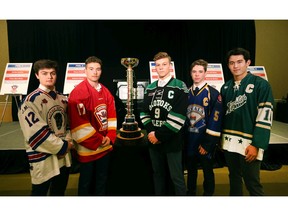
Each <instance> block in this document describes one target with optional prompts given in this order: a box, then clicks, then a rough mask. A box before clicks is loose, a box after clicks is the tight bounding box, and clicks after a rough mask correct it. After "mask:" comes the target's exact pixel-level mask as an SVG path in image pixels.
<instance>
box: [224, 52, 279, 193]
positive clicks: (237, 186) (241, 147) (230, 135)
mask: <svg viewBox="0 0 288 216" xmlns="http://www.w3.org/2000/svg"><path fill="white" fill-rule="evenodd" d="M227 63H228V67H229V69H230V71H231V73H232V75H233V79H231V80H229V81H227V82H226V83H225V84H224V85H223V86H222V88H221V94H222V99H223V108H224V113H223V114H224V119H223V128H222V148H223V150H224V155H225V160H226V163H227V166H228V169H229V180H230V195H231V196H241V195H243V189H242V185H243V182H242V179H244V182H245V185H246V188H247V190H248V191H249V194H250V195H251V196H261V195H264V191H263V186H262V184H261V183H260V166H261V161H262V159H263V154H264V150H266V149H267V148H268V144H269V139H270V130H271V126H272V119H273V103H274V99H273V95H272V90H271V87H270V85H269V83H268V81H267V80H265V79H263V78H261V77H259V76H256V75H253V74H251V73H249V72H248V71H247V68H248V66H249V65H250V63H251V60H250V53H249V51H247V50H245V49H243V48H236V49H233V50H230V51H229V52H228V54H227Z"/></svg>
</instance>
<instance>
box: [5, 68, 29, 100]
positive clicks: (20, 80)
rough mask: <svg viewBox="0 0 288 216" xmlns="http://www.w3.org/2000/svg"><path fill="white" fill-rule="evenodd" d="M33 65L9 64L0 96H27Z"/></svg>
mask: <svg viewBox="0 0 288 216" xmlns="http://www.w3.org/2000/svg"><path fill="white" fill-rule="evenodd" d="M31 69H32V63H7V64H6V68H5V72H4V76H3V79H2V85H1V91H0V95H5V94H6V95H12V94H15V95H26V94H27V91H28V84H29V79H30V74H31Z"/></svg>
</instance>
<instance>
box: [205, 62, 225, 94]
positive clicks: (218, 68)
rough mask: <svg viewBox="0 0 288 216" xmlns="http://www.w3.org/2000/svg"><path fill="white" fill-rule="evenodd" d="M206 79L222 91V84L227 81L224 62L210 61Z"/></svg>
mask: <svg viewBox="0 0 288 216" xmlns="http://www.w3.org/2000/svg"><path fill="white" fill-rule="evenodd" d="M205 80H206V82H207V83H208V84H209V85H211V86H212V87H214V88H216V89H217V90H218V91H219V92H220V89H221V87H222V85H223V84H224V83H225V80H224V75H223V69H222V64H214V63H209V64H208V67H207V72H206V76H205Z"/></svg>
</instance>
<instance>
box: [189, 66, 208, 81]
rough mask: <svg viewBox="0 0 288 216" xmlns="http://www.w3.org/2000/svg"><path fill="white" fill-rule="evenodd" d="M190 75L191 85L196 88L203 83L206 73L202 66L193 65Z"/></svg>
mask: <svg viewBox="0 0 288 216" xmlns="http://www.w3.org/2000/svg"><path fill="white" fill-rule="evenodd" d="M190 74H191V78H192V80H193V83H194V84H195V85H197V86H198V85H199V84H200V83H202V82H204V79H205V75H206V71H205V69H204V67H203V66H202V65H195V66H194V67H193V68H192V70H191V72H190Z"/></svg>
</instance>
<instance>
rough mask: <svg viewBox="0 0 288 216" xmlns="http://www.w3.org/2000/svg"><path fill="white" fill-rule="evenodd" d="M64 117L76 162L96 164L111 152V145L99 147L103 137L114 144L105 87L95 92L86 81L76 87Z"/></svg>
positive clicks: (109, 97)
mask: <svg viewBox="0 0 288 216" xmlns="http://www.w3.org/2000/svg"><path fill="white" fill-rule="evenodd" d="M68 116H69V121H70V129H71V133H72V138H73V139H74V140H75V141H76V143H77V145H76V150H77V154H78V160H79V161H80V162H90V161H93V160H97V159H99V158H101V157H103V156H104V155H105V154H107V153H108V152H109V151H111V150H112V145H109V146H105V147H102V146H101V144H102V140H103V137H104V136H108V137H109V138H110V140H111V144H113V143H115V139H116V128H117V119H116V108H115V101H114V97H113V95H112V94H111V93H110V91H109V90H108V89H107V88H106V87H105V86H103V85H102V84H101V88H100V90H99V91H98V90H96V89H95V88H93V87H92V86H91V85H90V84H89V82H88V81H87V79H86V80H84V81H82V82H81V83H79V84H78V85H77V86H76V87H75V88H74V89H73V90H72V92H71V93H70V95H69V98H68Z"/></svg>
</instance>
